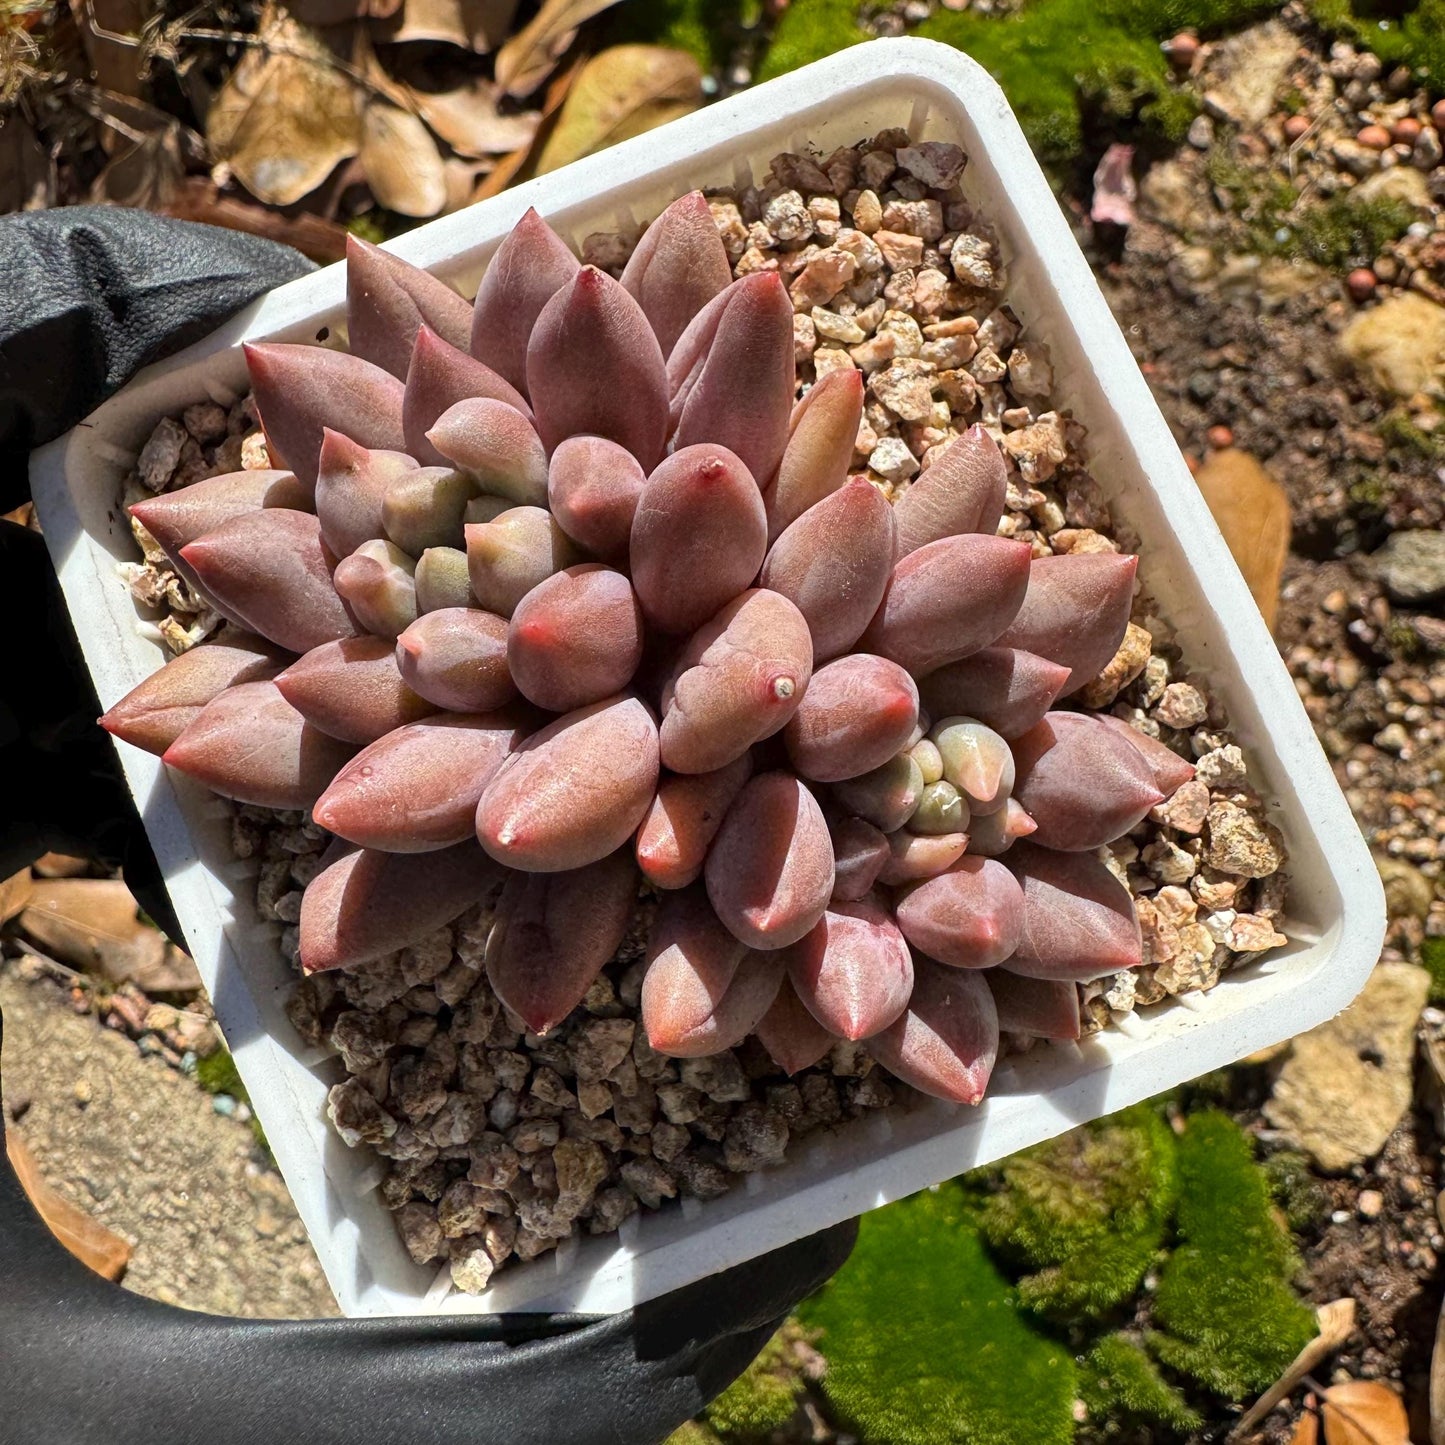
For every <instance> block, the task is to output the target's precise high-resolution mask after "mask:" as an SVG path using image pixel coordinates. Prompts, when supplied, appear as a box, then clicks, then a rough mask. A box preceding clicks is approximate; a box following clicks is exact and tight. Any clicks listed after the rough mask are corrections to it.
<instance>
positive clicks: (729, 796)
mask: <svg viewBox="0 0 1445 1445" xmlns="http://www.w3.org/2000/svg"><path fill="white" fill-rule="evenodd" d="M752 772H753V761H752V757H751V755H750V754H748V753H744V754H743V755H742V757H740V758H735V759H734V760H733V761H732V762H730V763H728V764H727V765H726V766H724V767H721V768H719V769H718V770H717V771H716V772H712V773H665V774H664V775H663V776H662V779H661V781H660V782H659V783H658V785H657V794H656V796H655V797H654V798H653V800H652V802H651V804H650V805H649V806H648V809H647V814H646V816H645V817H644V818H643V820H642V825H641V827H639V828H638V830H637V840H636V844H635V847H636V851H637V863H638V866H639V867H640V868H641V869H642V872H643V876H644V877H645V878H646V879H647V880H648V882H650V883H651V884H653V885H654V887H657V888H686V887H687V885H688V884H689V883H693V882H695V881H696V880H697V879H698V878H701V877H702V865H703V863H704V861H705V860H706V858H707V852H708V849H709V848H711V847H712V840H713V839H714V838H715V837H716V836H717V830H718V829H719V828H720V827H722V820H723V818H724V816H725V815H726V814H727V811H728V809H729V808H731V807H732V805H733V801H734V800H735V799H736V798H737V795H738V794H739V793H740V792H741V791H742V789H743V784H744V783H746V782H747V780H748V779H749V778H750V777H751V776H752Z"/></svg>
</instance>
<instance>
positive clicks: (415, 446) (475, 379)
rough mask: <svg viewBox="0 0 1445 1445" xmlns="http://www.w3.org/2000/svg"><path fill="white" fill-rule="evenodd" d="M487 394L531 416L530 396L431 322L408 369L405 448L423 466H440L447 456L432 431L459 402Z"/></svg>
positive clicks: (421, 333) (420, 336)
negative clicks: (432, 438)
mask: <svg viewBox="0 0 1445 1445" xmlns="http://www.w3.org/2000/svg"><path fill="white" fill-rule="evenodd" d="M477 397H486V398H488V399H490V400H492V401H499V402H501V403H502V404H503V405H504V406H510V407H511V408H512V409H513V410H515V411H518V412H520V413H521V414H522V416H523V417H525V418H528V419H530V418H531V415H532V409H531V407H529V406H528V405H527V398H526V397H524V396H523V395H522V393H521V392H519V391H518V390H517V389H516V387H514V386H513V385H512V384H511V383H510V382H509V381H507V380H506V379H505V378H504V377H501V376H499V375H498V374H497V373H496V372H495V371H493V370H492V368H491V367H490V366H487V365H486V364H485V363H483V362H480V361H478V360H477V359H476V358H475V357H474V356H469V355H468V354H467V353H466V352H465V351H462V350H460V349H459V348H457V347H455V346H452V345H451V344H450V343H449V342H446V341H443V340H442V338H441V337H440V336H438V335H437V334H436V332H435V331H433V330H432V329H431V327H430V326H423V327H421V328H420V330H418V332H417V334H416V344H415V345H414V346H413V347H412V352H411V362H410V364H409V365H408V366H407V371H406V394H405V397H404V399H403V403H402V423H403V428H404V435H405V437H406V448H405V449H406V450H407V451H408V452H410V453H411V454H412V456H414V457H415V458H416V459H417V461H419V462H421V463H422V465H423V466H433V467H434V466H440V465H441V464H442V463H443V462H444V461H445V460H446V459H445V458H444V457H443V456H442V454H441V453H440V452H439V451H438V450H437V449H436V448H435V447H434V446H433V445H432V444H431V442H429V441H428V440H427V433H428V432H429V431H430V430H431V429H432V428H433V427H434V426H435V425H436V424H437V421H438V420H439V419H440V417H441V416H442V415H443V414H444V413H445V412H448V411H450V410H451V408H452V407H454V406H455V405H456V404H457V403H458V402H459V401H467V400H471V399H475V398H477Z"/></svg>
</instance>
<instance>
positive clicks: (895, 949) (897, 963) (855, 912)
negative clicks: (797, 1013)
mask: <svg viewBox="0 0 1445 1445" xmlns="http://www.w3.org/2000/svg"><path fill="white" fill-rule="evenodd" d="M788 977H789V978H790V979H791V980H792V983H793V988H794V990H795V991H796V992H797V995H798V997H799V998H800V999H801V1000H802V1002H803V1005H804V1007H805V1008H807V1010H808V1012H809V1013H811V1014H812V1015H813V1017H814V1018H815V1019H817V1020H818V1022H819V1023H820V1024H822V1025H823V1027H824V1028H825V1029H827V1030H828V1031H829V1032H830V1033H833V1034H836V1035H837V1036H838V1037H839V1038H843V1039H850V1040H852V1041H854V1042H857V1040H859V1039H865V1038H869V1037H871V1036H872V1035H873V1034H876V1033H877V1032H878V1031H879V1030H880V1029H886V1028H887V1027H888V1025H889V1024H891V1023H892V1022H893V1021H894V1019H896V1018H897V1017H898V1016H899V1014H901V1013H902V1012H903V1010H904V1008H905V1007H906V1006H907V1004H908V996H909V994H910V993H912V991H913V958H912V955H911V954H910V953H909V951H908V944H907V943H906V942H905V941H904V938H903V935H902V933H900V932H899V931H898V925H897V924H896V923H894V921H893V919H892V918H891V917H890V916H889V913H888V910H887V909H886V908H885V907H884V906H883V904H882V903H881V902H880V901H879V899H878V898H877V897H876V896H875V897H870V898H862V899H859V900H858V901H857V902H856V903H844V902H837V901H835V902H832V903H830V904H829V905H828V908H827V911H826V912H825V913H824V914H823V916H822V918H821V919H819V920H818V922H817V923H816V924H815V925H814V926H813V928H812V930H811V931H810V932H809V933H808V934H807V935H806V936H805V937H804V938H802V939H801V940H800V941H799V942H798V943H796V944H795V945H794V946H793V947H792V948H790V949H789V950H788Z"/></svg>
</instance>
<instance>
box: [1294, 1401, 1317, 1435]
mask: <svg viewBox="0 0 1445 1445" xmlns="http://www.w3.org/2000/svg"><path fill="white" fill-rule="evenodd" d="M1314 1399H1315V1397H1314V1396H1313V1395H1311V1396H1310V1397H1309V1400H1308V1401H1307V1402H1306V1404H1305V1412H1304V1414H1303V1415H1301V1416H1300V1417H1299V1420H1298V1421H1297V1422H1296V1424H1295V1427H1294V1434H1293V1435H1291V1436H1290V1437H1289V1445H1319V1439H1320V1417H1319V1416H1318V1415H1317V1414H1316V1413H1315V1408H1314Z"/></svg>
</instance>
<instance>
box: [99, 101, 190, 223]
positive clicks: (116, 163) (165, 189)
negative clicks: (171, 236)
mask: <svg viewBox="0 0 1445 1445" xmlns="http://www.w3.org/2000/svg"><path fill="white" fill-rule="evenodd" d="M185 174H186V165H185V160H184V158H183V156H182V154H181V126H180V123H179V122H178V121H172V122H171V123H170V124H169V125H167V126H165V127H164V128H163V129H160V130H155V131H152V132H151V133H150V134H149V135H144V136H142V137H141V138H140V139H139V140H137V141H133V142H131V143H130V144H129V145H127V147H126V148H125V149H124V150H122V151H120V152H119V153H118V154H117V155H115V156H113V157H112V158H111V159H110V160H109V161H108V162H107V163H106V167H105V169H104V170H103V171H101V173H100V174H99V175H98V176H97V177H96V178H95V181H94V183H93V184H92V186H91V188H90V199H91V200H92V201H96V202H109V203H110V204H112V205H116V206H132V207H135V208H138V209H140V210H146V211H158V210H160V209H161V208H162V207H163V206H165V205H168V204H169V203H170V201H171V200H172V199H173V198H174V196H175V194H176V191H177V190H178V189H179V187H180V184H181V181H182V180H183V179H184V178H185Z"/></svg>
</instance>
